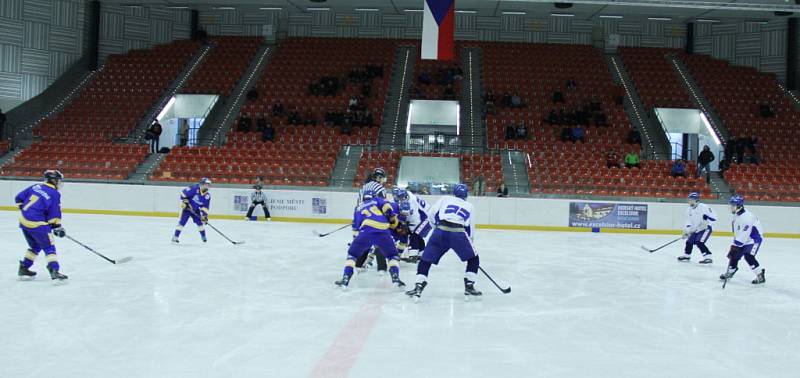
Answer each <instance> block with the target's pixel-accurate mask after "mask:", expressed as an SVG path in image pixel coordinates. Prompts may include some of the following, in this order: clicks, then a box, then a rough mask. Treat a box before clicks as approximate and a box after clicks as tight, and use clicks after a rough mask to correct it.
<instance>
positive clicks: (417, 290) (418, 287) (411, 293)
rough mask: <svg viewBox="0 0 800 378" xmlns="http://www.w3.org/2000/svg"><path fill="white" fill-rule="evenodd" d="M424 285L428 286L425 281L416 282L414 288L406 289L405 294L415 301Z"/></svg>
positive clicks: (417, 299)
mask: <svg viewBox="0 0 800 378" xmlns="http://www.w3.org/2000/svg"><path fill="white" fill-rule="evenodd" d="M425 286H428V282H427V281H423V282H417V283H416V285H414V289H412V290H409V291H406V295H408V296H409V297H411V298H412V299H413V300H414V302H417V301H419V297H420V295H422V291H423V290H425Z"/></svg>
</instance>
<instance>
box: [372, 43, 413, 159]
mask: <svg viewBox="0 0 800 378" xmlns="http://www.w3.org/2000/svg"><path fill="white" fill-rule="evenodd" d="M416 60H417V48H416V46H415V45H413V44H410V45H401V46H398V47H397V50H396V52H395V58H394V65H393V66H392V71H391V72H392V77H391V82H390V84H389V92H388V94H387V96H386V104H385V106H384V116H383V121H381V130H380V138H379V144H380V147H381V148H382V149H402V148H403V145H404V143H405V135H406V132H405V130H406V120H407V117H408V105H409V103H410V99H409V91H410V89H411V86H412V85H413V83H414V77H413V76H414V74H413V72H414V64H415V62H416Z"/></svg>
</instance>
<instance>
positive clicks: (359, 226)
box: [336, 190, 405, 289]
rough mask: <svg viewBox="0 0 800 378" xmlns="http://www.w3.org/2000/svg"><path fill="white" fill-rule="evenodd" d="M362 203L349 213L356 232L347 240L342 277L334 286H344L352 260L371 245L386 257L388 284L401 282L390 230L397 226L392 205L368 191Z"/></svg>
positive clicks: (399, 284)
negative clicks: (389, 278)
mask: <svg viewBox="0 0 800 378" xmlns="http://www.w3.org/2000/svg"><path fill="white" fill-rule="evenodd" d="M362 194H363V195H362V198H363V200H364V202H363V203H362V204H361V205H359V206H357V207H356V209H355V211H354V213H353V232H357V233H358V234H357V235H356V237H355V239H353V242H352V243H350V248H349V249H348V251H347V260H346V261H345V266H344V274H343V275H342V279H341V280H339V281H336V285H337V286H339V287H341V288H342V289H346V288H347V286H348V285H349V284H350V278H352V277H353V270H354V268H355V266H356V260H358V259H359V257H362V256H363V255H365V254H367V253H368V252H369V250H370V248H372V247H377V248H379V249H380V251H381V252H382V253H384V254H385V255H386V258H387V259H388V266H389V274H390V275H391V277H392V283H393V284H394V285H395V286H397V287H403V286H405V284H404V283H403V281H400V267H399V265H400V264H399V263H398V256H397V249H396V248H395V246H394V240H393V239H392V236H391V233H390V229H392V228H395V227H397V214H395V213H394V212H393V210H392V206H391V205H390V204H389V203H387V202H386V201H384V200H383V198H380V197H378V196H377V195H376V194H375V193H373V192H372V191H371V190H365V191H364V192H363V193H362Z"/></svg>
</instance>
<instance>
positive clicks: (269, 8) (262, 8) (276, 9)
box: [258, 7, 283, 11]
mask: <svg viewBox="0 0 800 378" xmlns="http://www.w3.org/2000/svg"><path fill="white" fill-rule="evenodd" d="M258 9H260V10H271V11H282V10H283V8H280V7H261V8H258Z"/></svg>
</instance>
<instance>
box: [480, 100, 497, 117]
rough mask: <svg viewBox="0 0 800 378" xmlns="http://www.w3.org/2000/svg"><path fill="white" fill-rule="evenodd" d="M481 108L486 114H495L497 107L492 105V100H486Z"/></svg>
mask: <svg viewBox="0 0 800 378" xmlns="http://www.w3.org/2000/svg"><path fill="white" fill-rule="evenodd" d="M483 107H484V111H485V112H486V114H491V115H496V114H497V107H496V106H495V105H494V100H486V103H485V104H484V105H483Z"/></svg>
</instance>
